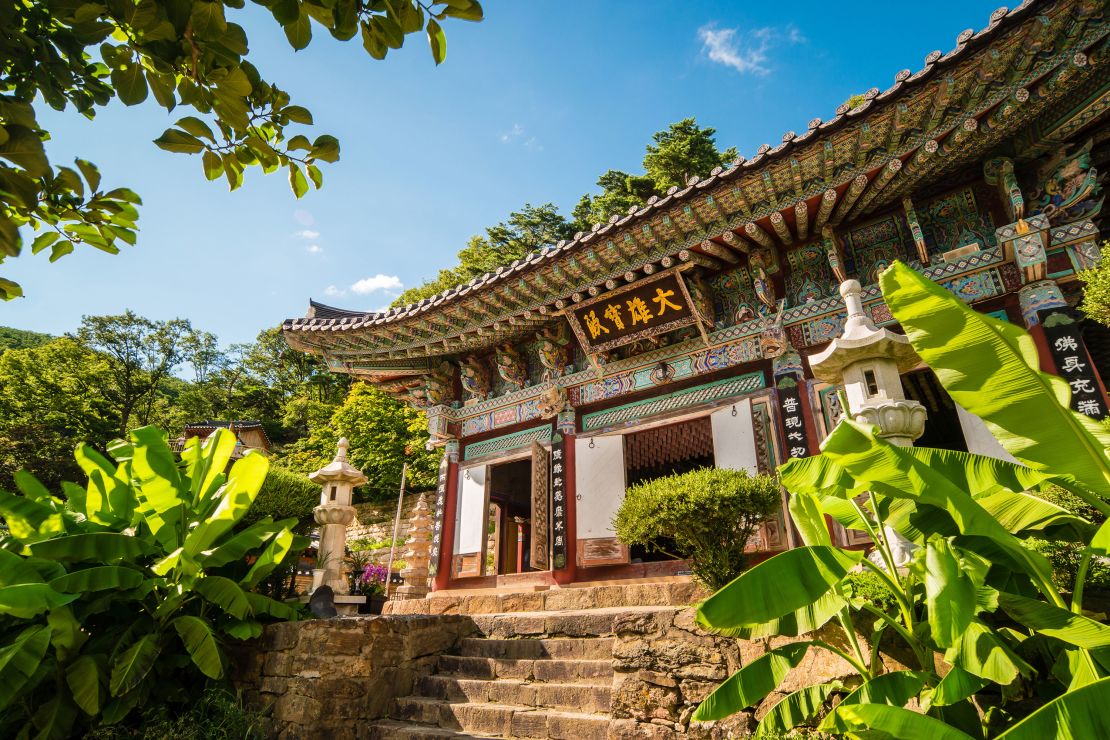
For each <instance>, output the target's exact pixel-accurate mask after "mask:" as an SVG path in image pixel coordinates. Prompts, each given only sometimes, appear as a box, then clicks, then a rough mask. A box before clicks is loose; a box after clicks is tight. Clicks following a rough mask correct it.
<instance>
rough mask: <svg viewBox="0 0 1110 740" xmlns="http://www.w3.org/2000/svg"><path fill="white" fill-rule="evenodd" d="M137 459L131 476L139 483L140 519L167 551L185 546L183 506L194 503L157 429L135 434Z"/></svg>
mask: <svg viewBox="0 0 1110 740" xmlns="http://www.w3.org/2000/svg"><path fill="white" fill-rule="evenodd" d="M131 439H132V440H133V441H134V445H135V449H134V457H132V458H131V472H132V475H134V477H135V478H136V480H137V481H138V486H137V487H136V492H137V494H138V500H139V506H138V511H139V515H140V516H142V518H143V519H144V520H145V521H146V524H147V526H148V527H150V531H151V532H152V533H153V534H154V537H155V538H156V539H157V540H158V542H159V543H160V544H161V545H162V547H163V548H164V549H165V550H166V551H173V550H175V549H177V548H178V547H180V546H181V544H182V540H183V535H184V532H183V531H182V529H183V527H184V526H185V523H184V521H183V517H184V507H183V504H185V503H188V502H189V501H190V500H191V496H190V493H189V489H188V487H187V486H186V485H185V483H184V481H182V479H181V474H180V472H179V471H178V469H177V462H176V460H174V455H173V452H172V451H171V450H170V448H169V445H168V444H166V439H165V435H164V433H163V432H162V431H161V430H160V429H158V428H157V427H152V426H147V427H140V428H139V429H135V430H133V431H132V432H131Z"/></svg>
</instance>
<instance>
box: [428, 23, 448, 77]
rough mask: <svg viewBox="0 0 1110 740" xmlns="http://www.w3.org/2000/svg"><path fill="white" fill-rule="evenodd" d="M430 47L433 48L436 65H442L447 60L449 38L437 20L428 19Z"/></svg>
mask: <svg viewBox="0 0 1110 740" xmlns="http://www.w3.org/2000/svg"><path fill="white" fill-rule="evenodd" d="M428 45H429V46H430V47H431V48H432V59H434V60H435V62H436V65H439V64H442V63H443V60H444V59H446V58H447V37H446V36H444V35H443V29H442V28H440V26H439V23H438V22H436V20H435V18H429V19H428Z"/></svg>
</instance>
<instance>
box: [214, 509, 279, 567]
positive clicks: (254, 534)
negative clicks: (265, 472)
mask: <svg viewBox="0 0 1110 740" xmlns="http://www.w3.org/2000/svg"><path fill="white" fill-rule="evenodd" d="M296 523H297V520H296V519H283V520H281V521H279V522H275V521H273V520H272V518H271V517H265V518H263V519H260V520H258V521H257V522H255V523H254V524H252V525H250V526H249V527H247V528H246V529H243V530H242V531H240V532H236V533H235V534H234V535H233V536H232V537H230V538H228V539H227V540H225V541H224V542H223V543H222V544H220V546H219V547H216V548H213V549H212V550H208V551H205V552H204V553H202V554H201V555H200V556H199V560H200V561H201V562H202V563H203V564H204V567H205V568H218V567H220V566H221V565H227V564H228V563H233V562H236V561H239V560H242V559H243V558H245V557H246V555H247V553H248V552H250V551H251V550H256V549H259V548H261V547H262V546H263V545H265V544H266V543H267V542H268V541H269V540H270V538H271V537H273V536H274V535H276V534H277V533H278V532H280V531H282V530H283V529H289V528H291V527H293V526H295V525H296Z"/></svg>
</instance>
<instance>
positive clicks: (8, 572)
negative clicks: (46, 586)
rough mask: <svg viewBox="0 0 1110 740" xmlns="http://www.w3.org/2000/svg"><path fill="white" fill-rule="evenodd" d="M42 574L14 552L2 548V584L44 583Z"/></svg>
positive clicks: (0, 582)
mask: <svg viewBox="0 0 1110 740" xmlns="http://www.w3.org/2000/svg"><path fill="white" fill-rule="evenodd" d="M43 580H44V579H43V577H42V575H41V574H40V573H39V572H38V571H37V570H35V568H34V567H33V566H32V565H31V564H30V563H28V562H27V558H21V557H19V556H18V555H16V554H15V553H14V552H8V551H7V550H0V586H14V585H16V584H18V583H42V582H43Z"/></svg>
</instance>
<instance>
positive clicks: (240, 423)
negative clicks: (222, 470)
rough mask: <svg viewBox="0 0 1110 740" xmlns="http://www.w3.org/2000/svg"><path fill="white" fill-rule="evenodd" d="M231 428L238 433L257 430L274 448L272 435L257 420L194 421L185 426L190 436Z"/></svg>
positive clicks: (267, 443)
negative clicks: (193, 433)
mask: <svg viewBox="0 0 1110 740" xmlns="http://www.w3.org/2000/svg"><path fill="white" fill-rule="evenodd" d="M230 426H234V427H235V431H236V432H240V431H245V430H248V429H250V430H254V429H257V430H258V431H260V432H262V438H263V439H264V440H266V446H267V448H270V447H273V442H271V441H270V435H268V434H266V428H265V427H264V426H262V422H261V421H258V420H257V419H244V420H238V419H236V420H234V421H217V420H215V419H209V420H207V421H194V422H190V423H188V424H186V425H185V433H186V434H188V433H189V432H206V431H209V430H214V429H227V428H228V427H230ZM197 436H199V435H197Z"/></svg>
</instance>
